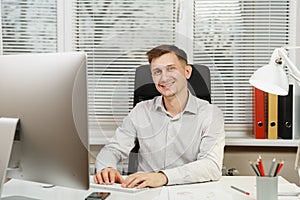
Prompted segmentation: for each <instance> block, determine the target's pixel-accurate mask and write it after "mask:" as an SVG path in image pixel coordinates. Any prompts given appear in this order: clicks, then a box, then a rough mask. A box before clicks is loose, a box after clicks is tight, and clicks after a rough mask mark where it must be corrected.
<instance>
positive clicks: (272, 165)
mask: <svg viewBox="0 0 300 200" xmlns="http://www.w3.org/2000/svg"><path fill="white" fill-rule="evenodd" d="M275 162H276V159H275V158H273V160H272V164H271V167H270V170H269V174H268V176H272V171H273V168H274V166H275Z"/></svg>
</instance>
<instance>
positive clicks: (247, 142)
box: [90, 138, 299, 147]
mask: <svg viewBox="0 0 300 200" xmlns="http://www.w3.org/2000/svg"><path fill="white" fill-rule="evenodd" d="M107 142H108V139H105V138H91V139H90V145H105V144H106V143H107ZM298 143H299V140H283V139H277V140H269V139H254V138H225V145H226V146H264V147H297V146H298Z"/></svg>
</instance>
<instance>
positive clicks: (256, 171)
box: [249, 161, 260, 176]
mask: <svg viewBox="0 0 300 200" xmlns="http://www.w3.org/2000/svg"><path fill="white" fill-rule="evenodd" d="M249 163H250V165H251V167H252V169H253V170H254V172H255V174H256V175H257V176H260V173H259V171H258V169H257V168H256V166H255V165H254V163H252V162H251V161H249Z"/></svg>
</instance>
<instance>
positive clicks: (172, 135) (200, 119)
mask: <svg viewBox="0 0 300 200" xmlns="http://www.w3.org/2000/svg"><path fill="white" fill-rule="evenodd" d="M136 137H137V138H138V140H139V144H140V150H139V161H138V163H139V165H138V170H139V171H162V172H163V173H164V174H165V175H166V176H167V177H168V185H171V184H183V183H191V182H203V181H211V180H218V179H219V178H220V177H221V175H222V174H221V168H222V161H223V154H224V145H225V132H224V119H223V114H222V111H221V110H220V109H219V108H217V107H216V106H215V105H212V104H209V103H208V102H207V101H204V100H201V99H199V98H197V97H195V96H193V95H192V94H191V93H189V98H188V101H187V104H186V107H185V109H184V110H183V112H181V113H180V114H178V115H176V116H174V117H171V115H170V114H169V113H168V112H167V111H166V110H165V108H164V106H163V103H162V96H158V97H155V98H154V99H152V100H148V101H143V102H140V103H138V104H137V105H136V106H135V107H134V108H133V109H132V111H131V112H130V113H129V115H128V116H127V117H125V118H124V121H123V124H122V125H121V126H120V127H119V128H118V129H117V130H116V134H115V136H114V137H113V138H112V139H111V140H110V142H109V143H108V144H107V145H105V147H103V148H102V150H101V151H100V153H99V154H98V156H97V159H96V168H97V171H100V170H101V169H103V168H105V167H113V168H117V163H118V162H120V161H121V160H123V159H126V158H128V155H129V152H130V150H131V149H132V148H133V146H134V140H135V138H136Z"/></svg>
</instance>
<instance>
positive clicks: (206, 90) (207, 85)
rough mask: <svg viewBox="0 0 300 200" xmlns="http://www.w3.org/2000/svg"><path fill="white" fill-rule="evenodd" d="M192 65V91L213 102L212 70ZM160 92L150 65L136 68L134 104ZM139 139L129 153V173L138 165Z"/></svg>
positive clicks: (189, 84)
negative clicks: (153, 78) (153, 79)
mask: <svg viewBox="0 0 300 200" xmlns="http://www.w3.org/2000/svg"><path fill="white" fill-rule="evenodd" d="M191 66H192V69H193V70H192V75H191V77H190V78H189V79H188V88H189V90H190V92H191V93H192V94H193V95H195V96H196V97H198V98H200V99H204V100H206V101H208V102H209V103H211V81H210V70H209V68H208V67H207V66H204V65H199V64H194V65H191ZM159 95H160V93H159V92H158V91H157V90H156V87H155V85H154V83H153V81H152V76H151V70H150V65H142V66H140V67H138V68H136V71H135V83H134V100H133V106H135V105H136V104H137V103H139V102H140V101H144V100H148V99H152V98H154V97H155V96H159ZM139 148H140V146H139V141H138V140H137V139H136V140H135V146H134V148H133V149H132V150H131V152H130V154H129V161H128V174H132V173H135V172H136V171H137V166H138V151H139Z"/></svg>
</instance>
